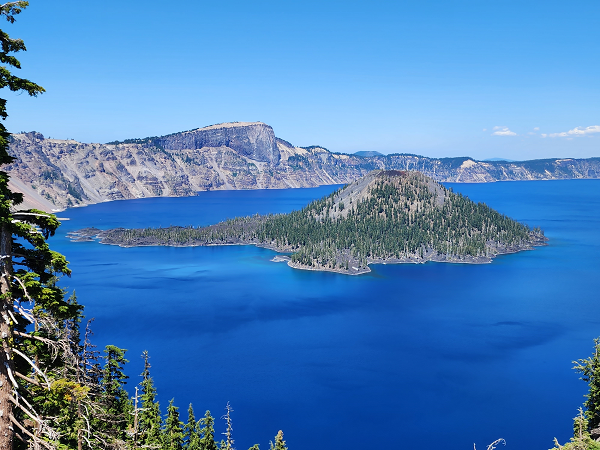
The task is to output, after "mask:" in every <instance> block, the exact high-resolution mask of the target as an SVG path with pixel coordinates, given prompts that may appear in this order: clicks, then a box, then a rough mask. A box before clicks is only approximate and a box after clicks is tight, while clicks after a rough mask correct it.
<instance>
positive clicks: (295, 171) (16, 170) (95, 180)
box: [5, 122, 600, 210]
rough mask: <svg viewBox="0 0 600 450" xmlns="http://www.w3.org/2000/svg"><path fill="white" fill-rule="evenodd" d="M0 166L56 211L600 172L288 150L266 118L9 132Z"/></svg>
mask: <svg viewBox="0 0 600 450" xmlns="http://www.w3.org/2000/svg"><path fill="white" fill-rule="evenodd" d="M10 149H11V154H12V155H14V156H15V157H16V158H17V161H16V162H15V163H13V164H11V165H10V166H7V167H6V168H5V170H6V171H7V172H8V173H9V174H10V176H11V181H12V186H13V189H15V190H18V191H20V192H23V193H24V194H25V198H26V201H27V202H29V203H27V202H26V203H25V205H24V206H25V207H28V206H33V205H35V206H36V207H40V204H43V206H45V209H47V210H48V209H63V208H66V207H68V206H74V205H87V204H92V203H98V202H103V201H108V200H119V199H130V198H142V197H156V196H188V195H195V194H196V192H198V191H204V190H214V189H283V188H297V187H314V186H319V185H325V184H346V183H350V182H352V181H354V180H356V179H358V178H360V177H361V176H364V175H366V174H367V173H369V172H370V171H372V170H417V171H419V172H422V173H424V174H425V175H427V176H430V177H432V178H434V179H435V180H437V181H453V182H469V183H473V182H491V181H505V180H546V179H568V178H600V158H591V159H552V160H535V161H524V162H503V161H499V162H483V161H475V160H473V159H470V158H442V159H434V158H426V157H423V156H416V155H406V154H401V155H376V156H369V157H361V156H357V155H345V154H336V153H331V152H329V151H328V150H326V149H324V148H321V147H307V148H300V147H294V146H293V145H292V144H290V143H289V142H287V141H284V140H282V139H278V138H276V137H275V134H274V133H273V129H272V128H271V127H269V126H268V125H265V124H264V123H260V122H255V123H232V124H221V125H212V126H210V127H205V128H199V129H197V130H192V131H187V132H182V133H175V134H172V135H169V136H162V137H153V138H146V139H132V140H127V141H124V142H117V143H111V144H85V143H81V142H77V141H72V140H59V139H46V138H44V136H42V135H41V134H39V133H35V132H31V133H25V134H16V135H13V136H12V142H11V146H10Z"/></svg>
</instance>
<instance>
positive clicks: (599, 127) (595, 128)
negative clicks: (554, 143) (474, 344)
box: [542, 125, 600, 138]
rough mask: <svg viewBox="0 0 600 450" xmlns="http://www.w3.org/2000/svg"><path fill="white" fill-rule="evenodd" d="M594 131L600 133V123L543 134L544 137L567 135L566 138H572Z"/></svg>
mask: <svg viewBox="0 0 600 450" xmlns="http://www.w3.org/2000/svg"><path fill="white" fill-rule="evenodd" d="M594 133H600V125H592V126H591V127H585V128H584V127H577V128H573V129H572V130H569V131H563V132H562V133H551V134H548V135H545V134H542V137H546V136H548V137H551V138H557V137H566V138H572V137H573V136H585V135H589V134H594Z"/></svg>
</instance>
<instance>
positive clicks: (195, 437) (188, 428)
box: [184, 403, 200, 450]
mask: <svg viewBox="0 0 600 450" xmlns="http://www.w3.org/2000/svg"><path fill="white" fill-rule="evenodd" d="M198 428H199V422H196V418H195V417H194V408H193V407H192V404H191V403H190V406H189V407H188V421H187V423H186V424H185V427H184V430H185V437H184V440H185V444H184V448H185V449H186V450H200V430H199V429H198Z"/></svg>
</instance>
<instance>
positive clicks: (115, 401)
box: [100, 345, 133, 440]
mask: <svg viewBox="0 0 600 450" xmlns="http://www.w3.org/2000/svg"><path fill="white" fill-rule="evenodd" d="M126 351H127V350H124V349H121V348H119V347H116V346H114V345H107V346H106V348H105V350H104V353H105V361H106V363H105V365H104V368H103V369H102V380H101V386H102V397H101V399H102V405H103V417H101V418H100V419H101V421H102V423H103V424H104V428H105V430H106V431H107V433H108V434H109V435H111V436H112V437H113V438H115V439H117V440H125V438H126V430H127V426H128V424H129V423H130V421H131V417H132V414H131V412H132V410H133V406H132V404H131V401H130V400H129V397H128V395H127V391H126V390H125V384H126V383H127V381H126V380H127V379H128V378H129V377H128V376H127V375H125V373H124V372H123V369H124V365H125V364H126V363H128V362H129V361H128V360H127V359H125V352H126Z"/></svg>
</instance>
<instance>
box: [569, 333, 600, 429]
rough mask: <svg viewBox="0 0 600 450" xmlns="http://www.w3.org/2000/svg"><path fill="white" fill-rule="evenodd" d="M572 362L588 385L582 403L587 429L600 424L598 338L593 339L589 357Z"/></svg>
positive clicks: (599, 354) (599, 356)
mask: <svg viewBox="0 0 600 450" xmlns="http://www.w3.org/2000/svg"><path fill="white" fill-rule="evenodd" d="M573 364H575V367H573V369H575V370H576V371H577V372H579V373H580V374H581V379H582V380H583V381H585V382H587V384H588V387H589V390H588V393H587V395H586V401H585V403H584V406H585V417H586V419H587V421H588V425H587V427H588V431H589V430H592V429H594V428H598V426H600V338H596V339H594V353H593V354H592V356H591V357H589V358H587V359H580V360H577V361H573Z"/></svg>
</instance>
